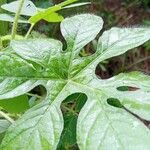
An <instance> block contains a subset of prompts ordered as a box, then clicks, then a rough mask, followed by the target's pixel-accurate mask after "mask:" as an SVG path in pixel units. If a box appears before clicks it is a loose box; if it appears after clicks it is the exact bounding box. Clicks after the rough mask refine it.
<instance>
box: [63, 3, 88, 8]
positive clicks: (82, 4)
mask: <svg viewBox="0 0 150 150" xmlns="http://www.w3.org/2000/svg"><path fill="white" fill-rule="evenodd" d="M89 4H91V2H84V3H76V4H71V5H69V6H65V7H64V8H63V9H65V8H74V7H79V6H84V5H89Z"/></svg>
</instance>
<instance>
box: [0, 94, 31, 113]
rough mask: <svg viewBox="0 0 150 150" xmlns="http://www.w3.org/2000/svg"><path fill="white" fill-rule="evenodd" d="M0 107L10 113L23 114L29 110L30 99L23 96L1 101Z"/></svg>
mask: <svg viewBox="0 0 150 150" xmlns="http://www.w3.org/2000/svg"><path fill="white" fill-rule="evenodd" d="M0 107H2V108H3V109H4V110H6V111H8V112H9V113H21V112H24V111H25V110H27V109H28V108H29V102H28V97H27V96H26V95H22V96H19V97H15V98H11V99H5V100H0Z"/></svg>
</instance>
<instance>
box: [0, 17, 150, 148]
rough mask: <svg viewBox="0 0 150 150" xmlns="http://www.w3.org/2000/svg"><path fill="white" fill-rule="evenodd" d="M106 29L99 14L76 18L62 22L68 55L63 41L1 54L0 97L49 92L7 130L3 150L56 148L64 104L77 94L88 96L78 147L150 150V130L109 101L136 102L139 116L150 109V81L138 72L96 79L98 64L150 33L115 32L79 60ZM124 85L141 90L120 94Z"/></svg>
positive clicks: (21, 45) (27, 44)
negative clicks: (40, 89)
mask: <svg viewBox="0 0 150 150" xmlns="http://www.w3.org/2000/svg"><path fill="white" fill-rule="evenodd" d="M85 18H86V19H85ZM102 25H103V21H102V19H101V18H100V17H98V16H95V15H90V14H82V15H77V16H74V17H71V18H67V19H65V20H64V21H62V23H61V32H62V35H63V36H64V38H65V39H66V41H67V50H66V51H62V44H61V43H60V42H59V41H56V40H52V39H34V40H33V39H30V40H22V41H12V42H11V47H12V49H13V50H14V51H15V52H14V53H13V52H12V53H9V54H8V53H7V52H4V53H1V55H0V67H1V70H0V82H1V83H0V99H6V98H12V97H16V96H19V95H22V94H25V93H26V92H28V91H30V90H31V89H33V88H34V87H35V86H37V85H43V86H44V87H45V88H46V90H47V96H46V98H45V100H44V101H42V102H41V103H40V104H38V105H36V106H34V107H32V108H31V109H30V110H28V111H27V112H26V113H25V114H24V115H23V116H22V117H21V118H20V119H19V120H18V121H16V122H15V123H14V124H13V125H12V126H11V127H10V128H9V129H8V131H7V133H6V135H5V138H4V140H3V142H2V144H1V147H0V148H1V149H11V150H16V149H23V150H29V149H32V150H35V149H37V147H38V148H39V149H53V150H54V149H56V148H57V145H58V142H59V140H60V137H61V133H62V131H63V124H64V123H63V116H62V112H61V109H60V105H61V103H62V101H63V100H64V99H65V98H66V97H68V96H69V95H71V94H74V93H84V94H86V96H87V102H86V103H85V105H84V106H83V108H82V109H81V112H80V114H79V118H78V121H77V143H78V146H79V148H80V149H81V150H93V149H110V145H111V149H114V150H116V149H125V150H128V149H130V150H134V149H139V150H140V149H144V150H149V149H150V144H149V139H150V132H149V129H148V128H147V127H146V126H145V125H144V124H143V123H142V122H141V121H140V120H138V119H137V118H135V117H134V116H133V115H131V114H129V113H128V112H127V111H125V109H122V107H123V106H122V107H114V106H112V105H110V104H109V103H108V100H109V99H110V98H113V99H114V100H115V99H116V101H117V102H120V105H124V102H131V103H136V104H138V107H134V111H135V110H136V112H137V111H138V112H139V115H141V114H142V113H141V110H140V109H141V108H142V109H143V104H145V105H150V101H149V97H150V84H149V82H150V77H149V76H147V75H143V74H142V73H137V72H136V73H131V74H130V73H129V74H120V75H118V76H116V77H113V78H111V79H108V80H101V79H99V78H97V76H96V75H95V68H96V66H97V65H98V63H99V62H101V61H103V60H105V59H108V58H111V57H114V56H117V55H120V54H122V53H124V52H126V51H128V50H130V49H132V48H134V47H137V46H139V45H141V44H143V43H144V42H146V41H148V40H149V39H150V29H149V28H142V27H140V28H132V29H131V28H125V29H124V28H112V29H110V30H109V31H106V32H104V34H103V35H102V36H101V37H100V40H99V43H98V48H97V51H96V53H95V54H93V55H91V56H88V57H84V58H83V57H80V56H79V53H80V51H81V50H82V49H83V47H84V46H85V45H86V44H88V43H89V42H91V41H92V40H93V39H94V38H95V37H96V35H97V34H98V33H99V31H100V30H101V28H102ZM15 53H17V54H15ZM122 86H129V87H130V86H131V87H135V88H137V89H138V91H125V93H124V92H123V91H119V90H118V87H122ZM129 109H130V107H129ZM149 110H150V109H147V110H146V111H145V112H144V115H143V116H144V117H148V116H146V115H149V113H147V112H149ZM145 114H146V115H145ZM141 137H142V138H141Z"/></svg>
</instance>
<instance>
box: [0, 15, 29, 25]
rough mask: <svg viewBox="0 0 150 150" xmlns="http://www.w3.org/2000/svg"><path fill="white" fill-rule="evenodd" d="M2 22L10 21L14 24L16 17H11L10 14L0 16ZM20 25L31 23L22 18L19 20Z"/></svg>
mask: <svg viewBox="0 0 150 150" xmlns="http://www.w3.org/2000/svg"><path fill="white" fill-rule="evenodd" d="M0 20H1V21H8V22H14V20H15V17H14V16H13V15H9V14H0ZM18 22H19V23H29V22H28V20H26V19H24V18H22V17H20V19H19V20H18Z"/></svg>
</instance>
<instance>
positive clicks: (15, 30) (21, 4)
mask: <svg viewBox="0 0 150 150" xmlns="http://www.w3.org/2000/svg"><path fill="white" fill-rule="evenodd" d="M24 1H25V0H20V3H19V7H18V10H17V12H16V15H15V21H14V23H13V28H12V35H11V38H12V40H13V39H15V35H16V32H17V27H18V20H19V17H20V13H21V9H22V7H23V4H24Z"/></svg>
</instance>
